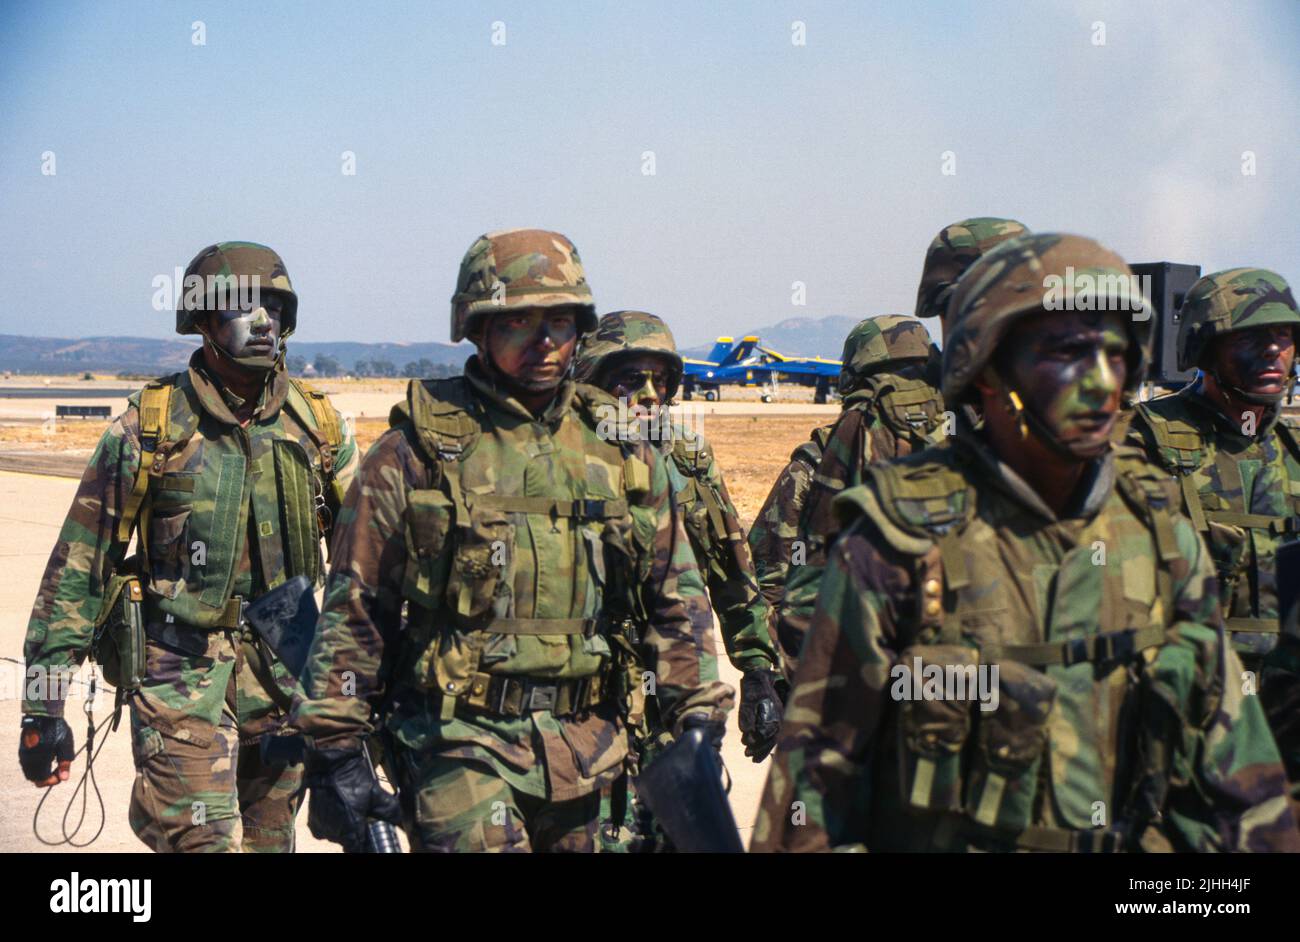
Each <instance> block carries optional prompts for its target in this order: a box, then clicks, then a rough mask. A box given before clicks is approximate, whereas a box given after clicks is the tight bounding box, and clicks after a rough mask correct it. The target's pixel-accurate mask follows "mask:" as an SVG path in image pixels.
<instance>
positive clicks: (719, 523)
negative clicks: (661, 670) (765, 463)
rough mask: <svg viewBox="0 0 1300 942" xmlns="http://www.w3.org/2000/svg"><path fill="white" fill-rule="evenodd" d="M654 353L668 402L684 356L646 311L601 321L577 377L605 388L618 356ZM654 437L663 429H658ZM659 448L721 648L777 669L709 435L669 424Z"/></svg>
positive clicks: (709, 655) (736, 662)
mask: <svg viewBox="0 0 1300 942" xmlns="http://www.w3.org/2000/svg"><path fill="white" fill-rule="evenodd" d="M639 354H654V355H656V356H661V357H665V358H667V360H668V362H669V364H670V368H671V369H670V372H672V374H673V380H672V381H671V382H670V388H669V390H668V400H669V401H670V402H671V400H672V398H673V397H674V395H675V394H676V392H677V387H678V385H679V383H680V381H681V379H680V378H681V371H682V367H681V363H682V360H681V356H680V355H679V354H678V353H677V348H676V344H675V343H674V341H673V336H672V333H671V332H670V331H669V330H668V325H666V324H665V323H664V322H663V321H662V320H661V319H659V318H658V317H655V316H654V315H653V314H646V313H644V312H641V311H616V312H614V313H612V314H606V315H605V316H604V317H602V318H601V319H600V323H599V324H598V325H597V327H596V332H595V333H594V334H592V335H590V336H589V337H588V338H586V340H585V341H584V342H583V346H582V350H581V352H580V353H579V354H578V357H577V361H576V363H575V367H574V370H575V373H574V375H575V378H576V379H577V380H578V381H580V382H584V383H591V384H593V385H597V386H602V387H604V386H605V385H606V383H605V381H604V380H605V377H606V376H608V374H609V371H610V370H611V369H613V368H614V367H615V366H616V365H617V363H618V361H619V359H620V358H624V357H628V356H636V355H639ZM652 431H659V427H658V426H652ZM655 444H656V445H657V446H658V448H659V451H660V453H661V454H662V455H664V457H666V458H668V459H670V461H669V462H668V477H669V484H670V486H671V489H672V493H673V503H674V506H675V507H676V508H677V510H678V511H679V512H680V513H681V516H682V522H683V524H684V525H685V527H686V535H687V537H688V538H689V539H690V542H691V549H692V550H693V551H694V553H695V561H696V564H697V565H698V566H699V569H700V573H701V574H702V575H703V576H704V578H705V581H706V583H707V587H708V599H709V601H710V602H711V603H712V606H713V609H714V610H715V611H716V612H717V614H718V623H719V625H720V626H721V628H722V638H723V644H724V645H725V647H726V651H727V656H728V658H729V659H730V661H731V664H732V666H733V667H735V668H736V670H738V671H741V672H742V673H743V672H744V671H747V670H753V669H764V668H765V669H769V670H776V669H777V663H778V660H777V654H776V649H775V647H774V646H773V644H772V641H771V639H770V638H769V637H768V634H767V627H766V626H767V611H766V606H765V604H764V602H763V599H762V597H761V596H760V595H759V593H758V586H757V582H756V580H755V578H754V563H753V560H752V558H751V556H750V553H749V549H748V547H747V545H746V543H745V539H744V527H743V526H742V525H741V523H740V516H739V514H737V513H736V507H735V504H733V503H732V502H731V495H730V494H729V493H727V484H726V482H725V481H724V480H723V478H722V470H721V469H720V468H719V467H718V462H717V460H716V459H715V457H714V455H713V449H712V448H711V447H710V446H709V443H708V440H707V439H705V437H704V436H703V434H701V433H698V432H695V431H694V430H692V429H689V428H687V427H685V426H684V425H682V424H681V423H673V424H672V425H665V426H664V427H663V428H662V433H661V434H659V435H658V436H657V440H656V441H655ZM702 658H703V659H704V660H705V664H706V670H711V671H712V678H716V677H717V668H716V665H714V664H712V663H709V662H712V661H714V660H715V658H714V655H713V644H712V642H711V641H709V642H708V643H707V644H705V645H703V646H702Z"/></svg>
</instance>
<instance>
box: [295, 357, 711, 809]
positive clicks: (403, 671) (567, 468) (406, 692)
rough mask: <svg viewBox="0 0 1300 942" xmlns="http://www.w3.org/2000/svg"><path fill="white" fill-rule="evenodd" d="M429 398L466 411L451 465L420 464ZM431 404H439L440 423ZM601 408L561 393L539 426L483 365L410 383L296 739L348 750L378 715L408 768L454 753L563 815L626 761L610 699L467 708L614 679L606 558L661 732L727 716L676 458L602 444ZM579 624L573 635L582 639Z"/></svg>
mask: <svg viewBox="0 0 1300 942" xmlns="http://www.w3.org/2000/svg"><path fill="white" fill-rule="evenodd" d="M440 382H441V383H442V384H443V385H439V383H440ZM447 384H454V385H447ZM421 389H424V390H427V391H433V390H436V391H438V392H440V394H441V395H442V396H453V395H454V396H456V397H459V398H460V400H461V401H463V402H464V403H465V406H466V407H467V408H468V409H470V410H472V412H464V411H461V412H458V413H456V414H455V415H454V416H453V418H454V424H459V425H461V427H462V429H463V431H464V433H465V439H464V441H465V443H466V444H465V445H464V451H463V452H461V453H460V454H459V456H457V455H456V454H454V453H453V452H454V448H453V446H452V445H451V444H450V443H448V444H447V445H446V446H444V448H443V455H442V457H440V458H438V459H437V460H434V459H433V458H431V457H430V451H429V446H428V445H427V444H426V439H425V438H424V433H422V432H421V427H422V422H424V421H426V420H420V421H417V420H416V419H414V418H413V415H414V414H415V413H416V412H421V413H422V412H423V411H424V410H425V408H426V406H425V405H421V403H422V402H425V400H424V399H422V398H421V397H423V396H424V393H423V392H421ZM440 401H441V400H434V404H433V405H432V406H430V408H432V409H434V410H435V411H436V410H442V412H443V414H444V415H450V414H451V413H449V412H448V410H447V408H446V406H445V405H438V404H437V402H440ZM593 403H595V404H597V405H599V404H601V403H605V404H607V405H609V406H611V407H612V406H613V405H614V403H615V400H613V399H612V398H610V397H609V396H608V395H607V394H606V393H604V392H602V391H601V390H599V389H596V388H595V387H591V386H580V385H577V384H573V383H566V384H565V385H564V386H563V387H561V389H560V391H559V392H558V393H557V396H556V398H555V400H554V401H553V402H552V404H551V405H550V406H549V407H548V408H547V410H546V411H545V413H544V414H543V415H541V416H540V417H534V416H533V415H532V414H531V413H530V412H528V410H527V409H525V408H524V407H523V406H522V405H520V404H519V403H518V401H517V400H515V399H514V398H513V397H510V396H508V395H507V394H505V393H504V392H501V391H500V390H499V389H498V388H497V387H495V386H494V385H493V384H492V382H491V380H490V379H489V378H488V377H487V375H486V374H485V373H484V371H483V369H482V367H481V366H480V365H479V363H478V360H477V358H476V357H471V358H470V360H469V361H468V362H467V363H466V367H465V376H464V377H463V378H459V379H456V380H448V381H434V382H433V383H431V384H430V383H420V382H418V381H417V382H414V383H412V387H411V391H410V393H409V394H408V401H407V403H406V404H401V405H398V406H397V407H395V408H394V410H393V415H392V418H391V420H390V421H391V423H392V425H393V427H392V428H391V429H390V430H389V431H388V432H387V433H385V434H384V435H383V436H382V437H381V438H380V439H379V441H378V442H376V443H375V445H374V447H373V448H372V449H371V450H370V452H369V453H368V454H367V455H366V457H365V460H364V461H363V462H362V465H361V469H360V472H359V475H358V486H356V487H354V488H353V489H352V491H351V492H350V493H349V495H348V498H347V501H346V502H345V504H344V507H343V510H342V512H341V516H340V520H339V535H338V537H337V538H336V540H335V542H334V544H333V546H332V553H333V559H332V563H331V569H330V576H329V580H328V582H327V586H326V593H325V603H324V608H323V611H322V613H321V620H320V624H319V631H318V633H317V636H316V640H315V642H314V644H313V647H312V650H311V653H310V655H309V660H308V667H307V675H306V677H305V687H306V690H307V696H308V698H309V699H305V700H301V701H299V702H298V703H296V704H295V706H294V711H293V721H294V723H295V724H296V725H297V726H298V727H299V728H300V729H301V730H303V731H304V732H305V733H307V734H309V735H311V736H312V737H313V738H314V739H315V741H316V742H317V743H318V744H324V745H337V746H341V747H346V746H348V745H350V744H351V743H354V742H355V741H356V740H357V739H358V738H359V737H360V736H363V735H365V734H366V733H367V732H368V731H369V729H370V716H371V713H372V711H380V712H383V713H385V714H386V724H387V728H388V729H389V731H390V732H391V733H392V735H393V736H394V738H395V739H396V740H397V742H399V743H400V744H402V745H403V746H404V747H405V748H406V749H407V750H408V751H409V754H411V755H416V756H418V755H424V754H429V753H438V754H442V755H448V756H453V757H458V758H464V759H465V760H467V761H471V762H475V763H478V764H481V765H484V766H486V767H488V768H491V769H493V770H494V771H495V772H496V774H499V775H500V776H501V777H502V778H503V779H505V780H506V781H507V782H508V783H509V784H510V785H511V786H512V787H514V788H517V789H519V790H520V791H522V792H524V793H526V794H530V795H535V796H538V797H548V798H550V799H552V800H556V801H561V800H567V799H570V798H575V797H579V796H581V795H584V794H588V793H590V792H591V791H593V790H596V789H598V788H600V787H602V786H603V785H605V784H607V783H609V782H610V781H612V780H613V779H614V778H616V777H617V776H618V774H620V772H621V770H622V766H623V759H624V758H625V757H626V755H627V752H628V741H627V740H628V737H627V735H626V732H625V729H624V720H623V718H622V716H621V715H620V712H619V710H618V709H617V708H616V704H615V703H614V702H613V700H612V699H609V698H607V699H605V700H603V701H602V702H600V703H598V704H597V705H595V706H594V707H593V708H592V709H590V710H584V711H579V712H572V713H569V714H568V715H557V713H556V712H555V711H553V710H551V709H541V708H538V709H531V710H527V711H525V712H523V713H522V714H520V715H507V714H505V713H501V712H500V711H492V710H488V709H486V708H484V705H481V704H476V698H480V697H481V696H482V694H483V691H484V689H485V688H487V687H489V686H490V685H491V684H492V683H494V682H495V683H499V682H501V680H503V679H504V678H508V677H530V678H538V679H542V680H547V679H549V680H568V679H575V680H576V679H583V678H587V679H592V678H607V677H608V673H609V668H610V662H611V660H612V658H611V646H617V642H618V639H617V638H616V637H614V636H613V635H611V634H610V632H611V631H612V630H613V628H612V627H611V626H610V624H609V623H608V622H606V620H605V619H604V617H603V616H604V615H605V612H604V611H603V610H602V609H603V601H602V600H603V599H604V595H603V594H602V593H603V592H604V591H605V589H606V588H608V590H609V591H610V592H613V591H614V589H613V586H614V585H615V583H616V581H617V580H618V579H619V578H621V575H620V572H616V571H614V570H613V569H611V565H612V564H611V562H610V560H611V557H610V554H609V553H608V552H602V548H604V547H607V546H608V547H613V546H621V547H623V549H622V550H621V552H623V553H626V554H627V555H628V558H629V559H630V563H631V569H632V572H633V575H632V579H633V581H634V584H633V585H632V586H631V587H630V588H631V591H632V592H633V593H634V594H635V595H636V596H637V599H638V600H639V601H638V604H639V606H640V607H641V609H642V620H643V623H644V624H643V628H644V634H643V637H642V639H641V644H640V648H639V650H640V653H641V657H642V664H643V666H644V668H645V669H646V670H648V671H649V672H650V673H651V675H652V677H653V680H654V693H655V695H656V696H655V700H656V701H657V706H658V710H659V714H660V717H661V719H662V722H663V724H664V726H665V727H666V728H668V729H672V728H673V725H674V724H675V723H676V722H678V721H679V720H680V718H681V717H682V716H683V715H684V714H685V713H687V712H705V713H708V714H710V715H714V716H717V717H719V718H720V717H721V715H722V713H723V711H724V710H725V709H728V708H729V707H730V705H731V700H732V697H733V691H732V690H731V688H730V687H729V686H727V685H725V684H722V683H719V682H716V681H715V682H707V681H704V680H702V678H701V676H700V657H699V652H700V650H701V648H702V647H703V644H704V641H705V640H706V639H707V636H708V633H709V632H710V631H711V630H712V616H711V613H710V612H709V609H708V604H707V601H706V600H705V599H704V597H703V583H702V581H701V580H700V577H699V573H698V570H697V569H696V566H695V560H694V557H693V555H692V553H691V549H690V544H689V542H688V541H687V539H686V535H685V532H684V531H683V529H682V525H681V522H680V520H679V519H678V518H677V517H676V516H675V515H674V513H673V504H672V500H671V494H670V492H669V483H668V470H667V463H666V462H665V461H664V460H663V459H662V458H661V456H660V455H659V454H658V452H657V451H655V450H654V449H653V448H651V447H650V446H649V445H647V444H645V443H644V442H632V443H627V442H611V441H608V440H605V439H604V438H602V437H601V436H600V435H598V434H597V431H596V430H597V427H598V422H597V420H596V418H595V417H594V416H593V415H592V414H591V412H590V407H591V405H592V404H593ZM435 450H437V449H435ZM457 461H458V462H459V464H458V465H457V466H456V467H455V468H453V467H452V464H451V463H452V462H457ZM637 469H639V470H637ZM637 478H641V480H637ZM453 481H454V482H455V487H456V488H458V489H459V490H460V491H461V492H463V493H462V494H461V495H460V496H459V497H457V496H456V495H453V494H452V493H451V491H452V490H453V486H452V485H453ZM538 502H546V503H547V507H548V510H547V511H546V512H542V511H539V510H538V509H537V507H535V506H534V505H535V504H537V505H538V506H540V504H538ZM466 508H467V509H466ZM569 508H582V513H583V514H595V515H596V516H597V517H599V518H600V519H599V521H595V520H593V519H592V518H591V517H587V518H586V519H583V518H580V517H578V516H575V515H573V514H576V513H577V511H576V510H574V511H572V512H571V511H570V510H569ZM465 516H468V519H465ZM598 527H603V529H601V530H599V532H598V529H597V528H598ZM691 596H693V597H694V601H693V602H690V603H688V602H687V601H686V598H688V597H691ZM611 598H612V596H611ZM404 603H405V604H406V609H407V612H406V620H405V621H404V619H403V604H404ZM545 620H551V621H554V622H555V623H556V627H555V629H554V633H551V632H549V631H546V630H545V629H546V627H547V626H546V625H544V624H542V623H543V622H544V621H545ZM524 622H528V623H531V624H533V625H534V627H533V628H531V629H528V628H526V627H524V626H523V625H522V624H521V623H524ZM570 622H573V623H581V624H582V625H583V626H584V627H583V629H582V630H581V631H577V632H576V633H575V631H576V630H575V629H571V628H570V627H568V623H570ZM589 624H594V625H595V626H596V627H595V628H594V629H593V630H588V629H587V628H586V627H585V626H586V625H589ZM494 629H495V630H494ZM494 677H497V678H499V679H498V680H495V681H494Z"/></svg>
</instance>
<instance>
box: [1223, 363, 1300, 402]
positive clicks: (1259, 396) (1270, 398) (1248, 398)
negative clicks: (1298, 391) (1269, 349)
mask: <svg viewBox="0 0 1300 942" xmlns="http://www.w3.org/2000/svg"><path fill="white" fill-rule="evenodd" d="M1205 372H1206V373H1208V374H1209V375H1211V376H1213V377H1214V382H1215V384H1216V385H1217V386H1218V387H1219V388H1220V389H1222V390H1224V391H1225V392H1228V393H1231V394H1232V395H1233V396H1234V397H1235V398H1237V399H1240V400H1241V401H1242V402H1249V403H1250V404H1251V405H1253V406H1275V405H1277V404H1278V403H1279V402H1281V401H1282V400H1283V399H1285V400H1286V401H1287V402H1288V403H1290V402H1291V393H1292V390H1293V389H1294V388H1295V371H1294V370H1293V371H1292V373H1291V377H1290V378H1289V379H1288V380H1287V384H1286V386H1285V387H1284V388H1282V389H1280V390H1279V391H1277V392H1275V393H1253V392H1247V391H1246V390H1244V389H1242V388H1241V387H1240V386H1235V385H1233V384H1232V383H1229V382H1226V381H1225V380H1224V378H1223V377H1222V376H1220V375H1219V371H1218V370H1216V369H1213V368H1210V369H1206V370H1205Z"/></svg>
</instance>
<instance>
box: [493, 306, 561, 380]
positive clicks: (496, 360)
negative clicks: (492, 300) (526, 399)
mask: <svg viewBox="0 0 1300 942" xmlns="http://www.w3.org/2000/svg"><path fill="white" fill-rule="evenodd" d="M577 342H578V318H577V310H576V308H573V307H569V306H565V307H554V308H520V309H518V310H513V311H502V312H500V313H496V314H493V315H492V317H491V319H490V320H489V321H488V325H487V330H486V332H485V334H484V337H483V343H484V346H485V347H486V352H487V355H488V358H489V359H490V360H491V361H492V364H493V366H495V367H496V369H497V370H498V371H500V372H501V373H502V374H504V375H505V376H506V377H508V378H509V379H510V381H511V382H512V383H514V384H515V385H516V386H518V387H519V388H520V389H523V390H525V391H527V392H547V391H549V390H553V389H555V388H556V387H557V386H559V385H560V383H561V382H563V381H564V376H565V374H566V373H567V372H568V369H569V361H570V360H572V359H573V350H574V347H575V346H576V345H577Z"/></svg>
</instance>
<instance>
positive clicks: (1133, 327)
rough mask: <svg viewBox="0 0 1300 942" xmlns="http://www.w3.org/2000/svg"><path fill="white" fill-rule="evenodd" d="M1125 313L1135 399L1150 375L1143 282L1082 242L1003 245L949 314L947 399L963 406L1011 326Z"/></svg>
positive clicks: (1050, 239) (1041, 236)
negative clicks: (1059, 315) (1028, 320)
mask: <svg viewBox="0 0 1300 942" xmlns="http://www.w3.org/2000/svg"><path fill="white" fill-rule="evenodd" d="M1075 309H1079V310H1098V311H1118V312H1121V313H1125V314H1128V315H1130V316H1128V317H1125V318H1124V322H1125V324H1127V325H1128V330H1129V350H1128V367H1129V368H1128V375H1127V377H1126V379H1125V384H1124V389H1125V391H1126V392H1132V391H1133V390H1135V389H1136V388H1137V387H1138V386H1139V385H1140V384H1141V382H1142V377H1143V375H1144V374H1145V372H1146V363H1147V354H1146V345H1145V340H1146V334H1147V332H1146V331H1145V330H1143V329H1142V327H1143V326H1144V325H1145V323H1146V322H1147V321H1149V320H1150V318H1151V317H1152V314H1153V311H1152V308H1151V303H1150V302H1149V301H1148V300H1147V299H1146V297H1145V296H1144V295H1143V293H1142V290H1141V286H1140V285H1139V284H1138V280H1137V276H1136V275H1134V274H1133V271H1132V270H1131V269H1130V268H1129V267H1128V265H1127V264H1126V263H1125V262H1124V260H1123V259H1122V258H1120V257H1119V256H1118V255H1116V254H1115V253H1114V252H1112V251H1111V250H1110V249H1107V248H1105V247H1104V246H1101V245H1099V244H1098V243H1096V242H1094V241H1092V240H1091V239H1085V238H1083V237H1082V236H1076V235H1062V234H1060V233H1050V232H1047V233H1037V234H1025V235H1023V236H1020V237H1018V238H1015V239H1011V240H1010V241H1007V242H1004V243H1003V244H1002V245H999V246H998V247H996V248H995V249H993V250H992V251H990V252H989V253H988V254H986V255H984V256H983V257H981V258H980V259H979V260H978V261H977V262H975V264H973V265H971V267H970V268H969V269H968V270H967V271H966V273H965V274H964V275H962V277H961V280H960V281H959V282H958V283H957V287H956V289H955V290H954V291H953V295H952V303H951V306H950V308H949V317H948V324H947V330H948V336H947V337H946V338H945V341H944V348H943V397H944V400H945V401H947V402H951V403H957V402H961V401H962V400H963V399H964V398H966V397H967V396H968V395H969V394H970V390H971V386H972V384H973V383H974V380H975V377H976V376H978V375H979V373H980V371H981V370H982V369H983V368H984V367H985V365H986V364H987V363H988V362H989V361H990V360H991V359H992V358H993V354H994V351H995V350H996V349H997V347H998V344H1000V343H1001V342H1002V339H1003V338H1004V337H1006V335H1007V334H1008V333H1009V332H1010V330H1011V328H1012V326H1013V325H1014V324H1015V323H1016V322H1017V321H1019V320H1020V319H1022V318H1024V317H1026V316H1027V315H1031V314H1034V313H1036V312H1038V311H1040V310H1047V311H1053V310H1075Z"/></svg>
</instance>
